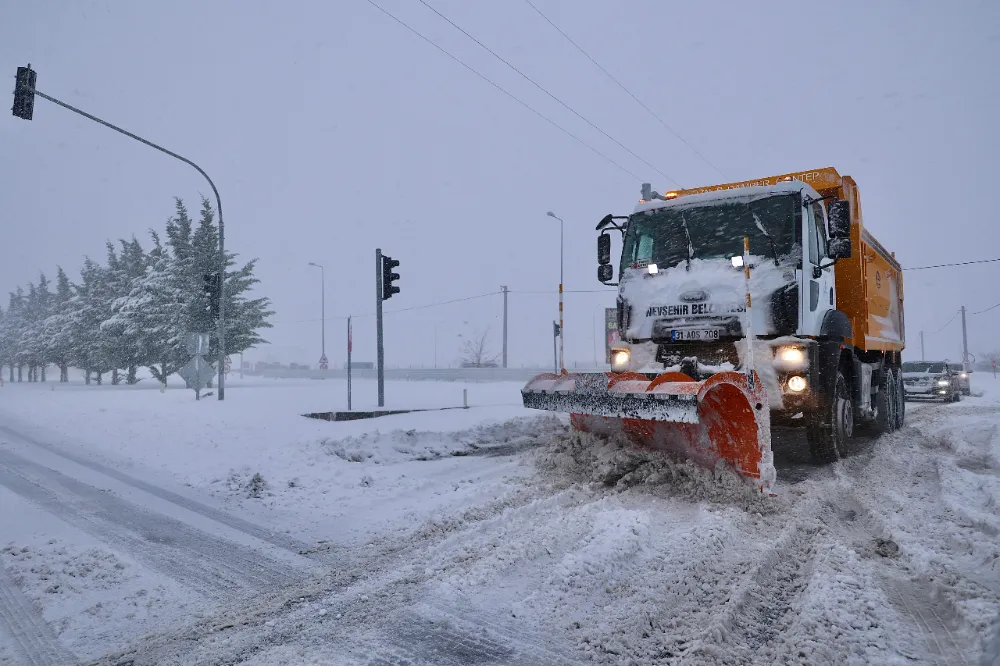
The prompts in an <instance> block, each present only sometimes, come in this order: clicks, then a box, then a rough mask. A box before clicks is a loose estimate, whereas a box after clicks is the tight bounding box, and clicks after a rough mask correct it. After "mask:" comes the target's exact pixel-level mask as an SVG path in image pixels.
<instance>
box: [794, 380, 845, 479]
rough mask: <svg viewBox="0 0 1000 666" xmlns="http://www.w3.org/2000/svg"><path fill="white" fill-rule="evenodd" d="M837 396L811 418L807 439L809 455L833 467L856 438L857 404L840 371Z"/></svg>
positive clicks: (815, 460)
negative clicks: (855, 419)
mask: <svg viewBox="0 0 1000 666" xmlns="http://www.w3.org/2000/svg"><path fill="white" fill-rule="evenodd" d="M834 386H835V388H834V391H833V396H831V398H830V400H829V401H828V402H827V403H826V404H825V405H823V407H821V408H820V410H819V411H818V412H816V413H814V414H812V415H811V416H810V417H809V423H808V425H807V426H806V437H807V438H808V440H809V453H810V454H812V459H813V461H814V462H817V463H831V462H836V461H837V460H839V459H840V456H841V453H843V452H844V451H846V450H847V443H848V441H849V440H850V439H851V437H852V436H853V435H854V403H853V402H851V393H850V391H849V390H848V389H847V380H846V379H845V378H844V373H843V372H842V371H840V370H838V371H837V381H836V384H835V385H834Z"/></svg>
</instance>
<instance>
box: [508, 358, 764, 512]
mask: <svg viewBox="0 0 1000 666" xmlns="http://www.w3.org/2000/svg"><path fill="white" fill-rule="evenodd" d="M752 376H753V382H752V383H751V382H750V381H749V379H748V377H747V375H746V374H743V373H740V372H720V373H717V374H715V375H712V376H711V377H709V378H708V379H706V380H705V381H700V382H699V381H695V380H693V379H692V378H691V377H688V376H687V375H685V374H682V373H679V372H665V373H663V374H660V375H658V376H657V377H655V378H654V379H649V378H648V377H647V376H645V375H641V374H638V373H630V372H625V373H620V374H613V373H606V374H605V373H580V374H574V373H568V374H562V375H556V374H551V373H547V374H542V375H539V376H537V377H535V378H534V379H532V380H531V381H530V382H528V383H527V385H525V387H524V388H523V389H522V390H521V396H522V398H523V401H524V406H525V407H528V408H531V409H544V410H547V411H553V412H567V413H569V414H570V423H571V424H572V426H573V428H574V429H576V430H580V431H583V432H589V433H592V434H595V435H599V436H605V437H609V436H612V435H614V434H617V433H624V434H625V435H626V436H627V437H628V438H629V440H630V441H632V442H633V443H634V444H636V445H637V446H639V447H642V448H649V449H653V450H660V451H667V452H671V453H675V454H679V455H681V456H683V457H685V458H689V459H691V460H692V461H694V462H697V463H699V464H701V465H703V466H706V467H709V468H711V469H714V468H715V466H716V465H718V464H719V463H720V461H721V462H724V463H726V464H727V465H729V466H730V467H732V468H733V469H734V470H736V471H737V472H738V473H739V474H740V475H741V476H743V477H745V478H748V479H751V480H753V481H754V482H755V483H756V485H757V486H758V487H759V488H760V490H761V491H762V492H767V493H770V492H771V489H772V486H773V484H774V481H775V476H776V475H775V471H774V464H773V459H772V456H771V412H770V408H769V406H768V403H767V395H766V393H765V391H764V387H763V385H762V384H761V381H760V377H759V376H757V373H756V372H754V373H753V375H752Z"/></svg>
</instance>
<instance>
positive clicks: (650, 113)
mask: <svg viewBox="0 0 1000 666" xmlns="http://www.w3.org/2000/svg"><path fill="white" fill-rule="evenodd" d="M524 1H525V2H526V3H528V6H529V7H531V8H532V9H534V10H535V11H536V12H538V15H539V16H541V17H542V18H543V19H545V21H546V22H547V23H548V24H549V25H551V26H552V27H553V28H555V30H556V32H558V33H559V34H560V35H562V36H563V37H565V38H566V41H568V42H569V43H570V44H572V45H573V46H575V47H576V50H577V51H579V52H580V53H582V54H583V55H585V56H586V57H587V59H588V60H590V62H592V63H594V65H596V66H597V68H598V69H599V70H601V71H602V72H604V75H605V76H607V77H608V78H609V79H611V80H612V81H614V82H615V84H616V85H617V86H618V87H619V88H621V89H622V90H624V91H625V92H626V93H627V94H628V96H629V97H631V98H632V99H634V100H635V102H636V103H637V104H638V105H639V106H641V107H642V108H643V109H645V110H646V113H648V114H649V115H651V116H653V117H654V118H656V120H658V121H659V123H660V124H661V125H663V126H664V127H665V128H666V129H667V131H669V132H670V133H671V134H673V135H674V136H675V137H677V139H679V140H680V142H681V143H683V144H684V145H685V146H687V147H688V148H690V149H691V150H692V151H693V152H694V154H695V155H697V156H698V157H700V158H701V159H702V160H704V161H705V164H707V165H708V166H710V167H712V168H713V169H715V170H716V171H718V172H719V175H721V176H722V177H723V178H726V174H724V173H722V170H721V169H719V167H717V166H715V165H714V164H712V162H710V161H709V159H708V158H707V157H705V156H704V155H702V154H701V153H700V152H699V151H698V149H697V148H695V147H694V146H692V145H691V144H690V143H688V142H687V141H686V140H685V139H684V137H682V136H681V135H680V134H678V133H677V132H676V131H675V130H674V128H672V127H671V126H670V125H668V124H667V123H666V122H665V121H664V120H663V118H660V116H658V115H656V113H654V112H653V110H652V109H650V108H649V107H648V106H646V105H645V104H643V102H642V100H640V99H639V98H638V97H636V96H635V95H634V94H633V93H632V91H631V90H629V89H628V88H626V87H625V86H624V85H623V84H622V82H621V81H619V80H618V79H616V78H615V77H614V76H613V75H612V74H611V72H609V71H608V70H607V69H605V68H604V67H603V66H602V65H601V63H599V62H597V61H596V60H594V58H593V57H591V55H590V54H589V53H587V52H586V51H584V50H583V47H582V46H580V45H579V44H577V43H576V42H575V41H573V38H572V37H570V36H569V35H567V34H566V33H565V32H563V30H562V29H561V28H560V27H559V26H557V25H556V24H555V23H553V22H552V19H550V18H549V17H548V16H546V15H545V14H543V13H542V10H540V9H539V8H538V7H536V6H535V5H534V4H533V3H532V2H531V0H524ZM675 182H676V181H675Z"/></svg>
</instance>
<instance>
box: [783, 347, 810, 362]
mask: <svg viewBox="0 0 1000 666" xmlns="http://www.w3.org/2000/svg"><path fill="white" fill-rule="evenodd" d="M777 357H778V360H780V361H783V362H785V363H790V364H795V365H800V364H802V362H803V361H805V360H806V352H805V350H803V349H802V347H778V353H777Z"/></svg>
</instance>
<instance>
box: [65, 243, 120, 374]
mask: <svg viewBox="0 0 1000 666" xmlns="http://www.w3.org/2000/svg"><path fill="white" fill-rule="evenodd" d="M107 273H108V272H107V270H106V269H105V268H104V267H103V266H100V265H99V264H98V263H97V262H95V261H94V260H93V259H91V258H90V257H86V258H85V259H84V263H83V269H82V270H81V271H80V280H81V282H80V284H79V285H77V288H76V292H77V298H78V299H79V301H78V303H77V308H76V317H75V318H74V321H73V326H72V331H73V335H72V339H73V358H74V359H75V361H74V365H76V366H77V367H79V368H82V369H83V372H84V381H85V382H86V383H87V384H89V383H90V378H91V374H93V375H94V379H95V380H96V381H97V383H98V384H101V382H102V380H103V376H104V374H105V373H107V372H109V371H110V370H111V368H112V365H113V362H112V360H111V358H110V357H109V353H108V352H109V349H110V345H109V344H108V341H107V338H106V336H105V335H104V331H102V330H101V324H102V323H104V322H105V321H106V320H107V319H108V318H109V317H110V310H111V304H112V302H113V301H112V299H111V298H110V290H109V283H108V279H107Z"/></svg>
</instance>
